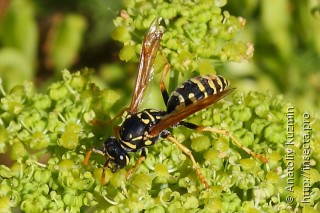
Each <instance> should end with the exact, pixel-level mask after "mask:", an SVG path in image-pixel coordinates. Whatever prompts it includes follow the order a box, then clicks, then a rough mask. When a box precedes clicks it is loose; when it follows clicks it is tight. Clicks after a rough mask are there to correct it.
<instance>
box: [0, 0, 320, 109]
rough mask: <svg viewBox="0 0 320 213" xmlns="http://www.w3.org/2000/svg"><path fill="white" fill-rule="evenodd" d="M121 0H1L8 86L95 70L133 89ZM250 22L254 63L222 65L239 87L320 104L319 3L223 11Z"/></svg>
mask: <svg viewBox="0 0 320 213" xmlns="http://www.w3.org/2000/svg"><path fill="white" fill-rule="evenodd" d="M123 2H124V0H123V1H110V0H91V1H86V0H69V1H64V2H62V1H53V0H47V1H42V0H11V1H10V0H1V1H0V77H1V78H2V84H3V86H4V89H5V90H9V89H10V88H12V87H13V86H14V85H16V84H20V83H22V82H23V81H25V80H31V81H33V82H34V83H35V85H36V86H37V87H38V88H39V90H42V89H44V88H45V86H46V85H48V83H50V82H52V81H54V80H56V79H58V78H60V71H61V70H62V69H65V68H66V69H69V70H78V69H82V68H85V67H88V68H93V69H94V70H95V72H96V81H97V82H100V83H99V85H101V86H108V87H111V88H113V89H115V90H117V91H120V93H128V94H129V93H130V92H131V91H132V85H133V81H134V78H135V73H136V67H137V64H136V63H133V62H130V63H128V62H122V61H121V60H120V59H119V56H118V55H119V51H120V49H121V47H122V44H120V43H119V42H116V41H113V40H112V38H111V33H112V32H113V30H114V25H113V19H115V18H116V17H117V16H118V15H119V13H120V11H121V10H122V9H124V8H123ZM222 9H223V10H228V11H229V12H230V14H232V15H234V16H241V17H243V18H244V19H246V27H245V28H244V30H243V31H241V34H239V36H238V39H240V40H245V41H250V42H251V43H253V44H254V49H255V51H254V57H253V59H252V60H250V61H248V62H242V63H231V62H226V63H225V64H223V66H222V69H223V70H225V71H224V73H226V74H224V75H226V77H227V78H228V79H230V80H231V82H232V85H233V86H235V87H237V91H240V92H241V91H250V90H256V91H261V92H268V91H271V92H272V93H274V94H283V95H284V96H285V98H286V99H287V100H289V101H291V102H292V103H293V104H294V105H296V106H298V107H300V108H301V109H303V110H309V111H314V112H316V111H317V110H318V109H319V108H320V107H319V106H320V99H319V98H318V97H319V95H318V94H319V92H320V84H319V82H320V60H319V59H320V57H319V56H320V2H319V1H318V0H306V1H301V0H300V1H299V0H291V1H290V0H237V1H229V2H228V3H227V5H226V6H224V7H223V8H222Z"/></svg>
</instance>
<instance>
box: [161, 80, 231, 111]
mask: <svg viewBox="0 0 320 213" xmlns="http://www.w3.org/2000/svg"><path fill="white" fill-rule="evenodd" d="M228 85H229V82H228V81H227V80H226V79H225V78H224V77H222V76H219V75H205V76H197V77H194V78H191V79H189V80H187V81H185V82H184V83H182V84H181V85H180V86H178V87H177V88H176V89H175V90H174V91H173V92H172V93H171V95H170V97H169V100H168V103H167V113H170V112H172V111H174V110H178V109H180V108H183V107H185V106H188V105H190V104H192V103H195V102H197V101H199V100H201V99H203V98H206V97H208V96H210V95H213V94H216V93H219V92H221V91H223V90H225V89H226V88H227V87H228Z"/></svg>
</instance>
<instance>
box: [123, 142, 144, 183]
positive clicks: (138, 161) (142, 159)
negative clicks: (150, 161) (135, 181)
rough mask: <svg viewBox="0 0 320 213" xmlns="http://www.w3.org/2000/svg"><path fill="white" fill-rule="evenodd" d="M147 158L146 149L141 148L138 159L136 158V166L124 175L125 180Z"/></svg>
mask: <svg viewBox="0 0 320 213" xmlns="http://www.w3.org/2000/svg"><path fill="white" fill-rule="evenodd" d="M146 158H147V153H146V149H145V148H142V150H141V155H140V157H139V158H138V160H137V161H136V164H135V165H134V166H133V167H132V168H131V169H129V171H127V173H126V179H128V178H129V176H130V175H131V174H132V173H133V172H134V171H135V170H136V169H137V168H138V167H139V166H140V164H141V163H142V162H143V161H145V159H146Z"/></svg>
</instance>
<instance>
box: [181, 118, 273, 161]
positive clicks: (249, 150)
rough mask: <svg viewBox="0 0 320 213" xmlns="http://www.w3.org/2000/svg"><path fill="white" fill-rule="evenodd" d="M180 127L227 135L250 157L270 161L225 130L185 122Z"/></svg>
mask: <svg viewBox="0 0 320 213" xmlns="http://www.w3.org/2000/svg"><path fill="white" fill-rule="evenodd" d="M179 124H180V125H182V126H185V127H187V128H189V129H193V130H196V131H200V132H213V133H217V134H222V135H226V136H228V137H230V138H231V140H232V141H233V143H235V144H236V145H237V146H238V147H239V148H240V149H242V150H244V151H245V152H247V153H248V154H249V155H252V156H254V157H255V158H258V159H259V160H260V161H262V162H263V163H268V159H267V158H266V157H265V156H263V155H261V154H259V153H256V152H254V151H252V150H251V149H249V148H248V147H246V146H244V145H242V144H241V143H240V142H239V141H238V140H237V139H236V138H235V137H234V136H233V135H232V134H230V132H229V131H227V130H224V129H215V128H212V127H205V126H198V125H196V124H193V123H189V122H185V121H181V122H180V123H179Z"/></svg>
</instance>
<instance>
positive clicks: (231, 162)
mask: <svg viewBox="0 0 320 213" xmlns="http://www.w3.org/2000/svg"><path fill="white" fill-rule="evenodd" d="M3 93H4V91H3ZM118 98H119V96H117V93H115V92H114V91H112V90H109V89H106V90H100V89H99V88H98V87H97V86H95V85H94V84H93V83H90V73H89V72H88V71H83V72H81V73H80V72H77V73H75V74H70V73H69V72H68V71H63V80H62V81H59V82H56V83H53V84H52V85H51V86H49V89H48V91H47V93H45V94H41V93H36V92H35V91H34V88H33V86H32V84H30V83H26V84H24V85H21V86H16V87H15V88H13V89H12V90H11V91H10V92H9V93H8V94H6V93H4V94H3V98H2V99H1V104H0V109H1V111H0V118H1V120H0V121H1V130H0V135H1V137H0V138H1V140H0V147H1V153H7V154H8V155H9V156H10V159H11V160H12V161H13V163H12V164H11V165H10V166H8V165H7V166H6V165H4V164H3V163H1V166H0V212H8V211H10V210H13V209H15V208H17V209H21V210H23V211H25V212H66V211H71V212H79V211H85V210H89V209H91V208H95V209H96V210H97V212H130V211H135V212H138V211H143V210H145V211H147V212H176V211H179V210H181V211H182V212H186V211H190V212H208V211H216V212H220V211H222V212H261V211H264V212H279V211H282V212H288V211H289V212H291V211H292V212H293V211H295V210H297V209H300V210H302V211H305V212H310V209H311V210H312V208H311V207H310V206H308V205H305V204H303V203H302V202H301V199H302V195H301V193H302V192H301V191H302V188H303V181H302V178H303V176H302V175H301V170H300V169H299V168H300V167H302V166H303V165H302V163H303V161H302V159H301V158H300V157H299V156H300V154H301V148H302V146H303V144H302V143H301V141H302V140H300V139H302V138H303V131H302V129H301V128H300V129H299V128H298V127H302V126H303V119H299V118H301V117H303V115H302V114H303V113H302V112H300V111H298V110H296V112H295V118H296V119H295V124H294V125H295V126H296V133H295V134H296V136H295V137H296V138H297V140H296V143H295V144H294V146H293V147H294V149H295V153H296V156H295V159H296V160H295V168H296V169H295V171H294V174H295V177H296V179H295V186H294V188H293V189H292V190H293V192H288V191H286V190H285V188H286V187H287V182H286V178H287V174H288V170H287V160H286V146H285V142H286V137H287V135H286V125H287V116H286V114H287V108H288V107H290V105H289V104H288V103H286V102H285V101H284V100H283V99H282V97H281V96H277V97H274V96H272V95H270V94H267V95H265V94H261V93H257V92H251V93H248V94H238V93H235V94H234V95H233V96H232V100H230V101H220V102H218V103H217V104H215V105H214V106H213V107H210V108H208V109H206V110H203V111H200V112H198V113H195V114H194V115H192V116H190V118H189V119H188V120H189V121H190V122H193V123H196V124H199V125H205V126H212V127H214V128H217V129H226V130H228V131H230V132H231V133H232V134H233V135H234V136H235V137H236V138H237V139H238V140H239V141H240V142H241V143H242V144H243V145H245V146H248V147H249V148H250V149H252V150H254V151H255V152H258V153H261V154H263V155H265V156H266V157H267V159H268V160H269V163H267V164H264V163H262V162H260V161H259V160H257V159H255V158H253V157H252V156H250V155H248V154H247V153H246V152H244V151H243V150H242V149H240V148H238V147H237V146H236V145H234V144H233V143H232V141H231V140H230V138H229V137H227V136H224V135H218V134H214V133H208V132H195V131H192V130H188V129H186V128H183V127H180V128H174V129H173V130H172V132H173V135H174V137H176V138H177V140H178V141H180V142H183V143H184V145H186V146H187V147H189V148H191V150H193V154H194V156H195V159H196V161H197V162H198V164H199V166H200V168H201V171H202V173H203V174H204V176H205V178H206V179H207V180H208V182H209V183H210V188H209V189H208V190H203V189H204V186H203V184H202V183H201V182H200V181H199V179H198V176H197V174H196V172H195V170H194V169H193V168H192V163H191V161H190V159H189V158H188V157H187V156H186V155H184V154H183V152H182V151H181V150H180V149H179V148H178V147H177V146H175V145H174V144H172V143H171V142H169V141H166V140H162V141H161V142H158V143H156V144H155V145H154V146H152V147H150V148H149V149H148V155H147V156H148V157H147V159H146V161H145V162H144V163H143V164H142V165H141V166H140V167H139V168H138V169H137V170H136V171H135V172H134V173H133V174H132V175H131V176H130V177H129V179H128V180H126V179H125V173H126V170H128V169H129V168H130V167H132V166H133V165H134V163H135V161H136V159H137V157H138V155H139V153H132V154H130V155H131V162H130V165H129V166H128V167H126V168H125V169H122V170H120V171H118V172H117V173H112V172H111V171H110V170H109V169H107V170H106V174H105V176H106V180H107V184H106V185H104V186H103V185H101V182H100V178H101V173H102V169H101V167H102V166H103V163H104V159H103V158H102V157H101V156H96V155H93V156H92V161H90V165H89V166H87V167H85V166H84V165H83V164H82V161H83V159H84V153H85V152H86V150H88V149H89V148H90V147H92V146H94V145H95V146H97V147H101V146H102V141H103V139H104V138H105V137H108V136H110V135H111V134H112V130H107V129H112V128H111V127H110V126H109V127H107V125H105V124H104V123H103V122H92V121H94V120H95V119H97V118H102V119H109V115H110V112H111V111H112V106H113V105H114V103H115V102H116V101H117V99H118ZM103 113H104V114H105V115H104V117H102V114H103ZM100 116H101V117H100ZM310 122H311V123H312V126H313V128H314V129H316V128H319V126H320V121H319V119H314V118H312V119H311V120H310ZM311 136H312V137H311V139H310V144H311V147H317V145H319V144H318V143H319V141H320V135H319V134H317V133H315V132H313V133H312V134H311ZM311 151H312V152H311V153H310V161H311V164H310V165H311V169H310V180H311V181H310V184H311V188H310V192H311V196H310V204H311V205H312V206H319V202H320V192H319V187H318V183H319V181H320V174H319V172H318V170H319V168H318V167H319V166H317V162H319V160H320V151H319V150H317V149H311ZM299 153H300V154H299ZM44 158H45V159H44ZM288 195H291V196H292V197H293V198H294V203H288V202H286V200H285V199H286V196H288ZM318 210H319V209H318Z"/></svg>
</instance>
